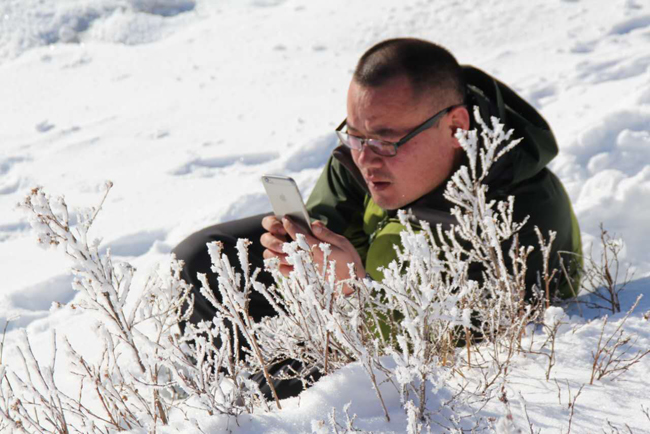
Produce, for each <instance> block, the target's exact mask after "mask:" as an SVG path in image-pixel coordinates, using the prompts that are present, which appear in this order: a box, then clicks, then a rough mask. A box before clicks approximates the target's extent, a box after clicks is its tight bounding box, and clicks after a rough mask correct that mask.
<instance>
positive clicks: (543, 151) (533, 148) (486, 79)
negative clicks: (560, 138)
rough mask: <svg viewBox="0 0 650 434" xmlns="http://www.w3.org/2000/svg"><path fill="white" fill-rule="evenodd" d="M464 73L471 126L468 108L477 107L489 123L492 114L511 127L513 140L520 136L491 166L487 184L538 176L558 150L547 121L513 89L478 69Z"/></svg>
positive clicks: (464, 70) (499, 184)
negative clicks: (517, 141)
mask: <svg viewBox="0 0 650 434" xmlns="http://www.w3.org/2000/svg"><path fill="white" fill-rule="evenodd" d="M463 74H464V78H465V82H466V85H467V91H468V92H467V104H468V106H469V108H470V115H471V117H472V124H471V125H470V129H474V128H477V125H476V123H475V121H474V118H473V114H472V111H473V110H472V109H471V108H472V107H473V106H478V107H479V110H480V113H481V117H482V118H483V120H484V121H485V122H486V123H487V124H488V125H490V124H491V121H490V118H491V117H492V116H495V117H497V118H499V119H500V120H501V122H502V123H504V124H505V129H506V131H508V130H510V129H513V130H514V134H513V138H514V139H517V138H522V141H521V143H519V145H517V146H516V147H515V148H514V149H512V150H511V151H510V152H508V153H507V154H506V155H505V156H504V157H503V158H502V159H501V160H499V161H498V162H497V163H496V164H495V165H494V166H493V168H492V170H491V173H490V175H489V176H488V178H487V180H486V183H487V184H488V185H490V186H492V185H495V184H496V185H498V186H499V187H503V186H507V185H508V184H518V183H520V182H522V181H524V180H526V179H529V178H532V177H534V176H535V175H537V174H538V173H539V172H540V171H542V170H543V169H544V168H545V167H546V166H547V165H548V163H549V162H551V160H553V158H555V156H556V155H557V153H558V147H557V142H556V141H555V137H554V136H553V132H552V131H551V128H550V127H549V125H548V123H547V122H546V120H544V118H543V117H542V115H541V114H539V112H538V111H537V110H536V109H535V108H534V107H533V106H531V105H530V104H528V103H527V102H526V101H524V100H523V99H522V98H521V97H520V96H519V95H517V94H516V93H515V92H514V91H513V90H512V89H510V88H509V87H508V86H506V85H505V84H503V83H502V82H500V81H499V80H497V79H495V78H494V77H492V76H490V75H488V74H486V73H485V72H483V71H481V70H480V69H478V68H474V67H473V66H463ZM496 185H495V186H496Z"/></svg>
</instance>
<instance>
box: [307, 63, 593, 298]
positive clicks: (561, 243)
mask: <svg viewBox="0 0 650 434" xmlns="http://www.w3.org/2000/svg"><path fill="white" fill-rule="evenodd" d="M463 71H464V75H465V81H466V83H467V101H466V102H467V104H468V107H472V106H478V107H479V109H480V111H481V116H482V117H483V119H485V120H486V121H487V120H489V119H490V117H491V116H496V117H498V118H499V119H501V122H503V123H505V126H506V130H508V129H510V128H512V129H514V135H513V137H514V138H518V137H522V138H523V140H522V142H521V143H520V144H519V145H518V146H516V147H515V148H514V149H513V150H511V151H510V152H508V153H507V154H506V155H505V156H504V157H503V158H501V159H500V160H499V161H497V163H495V165H494V166H493V167H492V169H491V170H490V174H489V175H488V177H487V179H486V181H485V182H486V184H487V185H488V186H489V190H488V197H487V199H488V201H489V200H493V199H495V200H505V199H506V198H507V197H508V196H510V195H512V196H515V206H514V211H515V221H517V222H520V221H523V219H524V218H525V217H526V216H530V218H529V220H528V223H526V225H525V226H524V227H523V228H522V230H521V232H520V244H521V245H531V246H534V247H535V250H534V252H533V253H532V254H531V256H530V257H529V263H528V264H529V265H528V274H527V276H526V283H527V287H528V288H530V287H531V286H532V284H534V283H535V282H537V274H538V272H539V273H541V272H542V254H541V252H540V249H539V248H538V246H539V244H538V240H537V235H536V234H535V231H534V227H535V226H538V227H539V228H540V229H541V231H542V234H544V236H545V238H548V231H549V230H554V231H556V232H557V237H556V240H555V242H554V243H553V246H552V253H551V261H550V262H551V264H550V266H551V269H554V268H557V269H558V270H559V268H560V262H559V258H558V254H557V253H558V252H563V251H565V252H572V253H574V254H576V255H567V257H566V258H565V264H567V266H568V264H569V263H570V262H571V260H574V259H575V258H579V257H580V255H581V253H582V250H581V249H582V247H581V240H580V230H579V227H578V222H577V219H576V217H575V214H574V213H573V209H572V208H571V203H570V201H569V197H568V195H567V193H566V191H565V190H564V187H563V186H562V183H561V182H560V180H559V179H558V178H557V177H556V176H555V175H554V174H553V173H552V172H551V171H550V170H549V169H548V168H547V167H546V166H547V165H548V163H549V162H550V161H551V160H552V159H553V158H554V157H555V156H556V155H557V152H558V147H557V143H556V141H555V138H554V137H553V133H552V132H551V129H550V127H549V126H548V124H547V123H546V121H545V120H544V119H543V118H542V116H541V115H540V114H539V113H538V112H537V111H536V110H535V109H534V108H533V107H532V106H530V105H529V104H528V103H527V102H525V101H524V100H523V99H521V98H520V97H519V96H518V95H517V94H516V93H515V92H514V91H512V90H511V89H510V88H508V87H507V86H506V85H504V84H503V83H501V82H499V81H498V80H496V79H494V78H492V77H491V76H489V75H488V74H486V73H484V72H483V71H480V70H479V69H476V68H473V67H471V66H464V67H463ZM470 111H471V110H470ZM476 127H477V126H476V125H475V124H474V120H473V119H472V125H471V126H470V129H474V128H476ZM445 187H446V183H443V184H442V185H440V186H439V187H438V188H436V189H435V190H433V191H431V192H429V193H428V194H426V195H424V196H423V197H421V198H420V199H418V200H416V201H414V202H412V203H410V204H408V205H406V206H405V207H404V209H409V208H410V209H411V211H412V212H413V214H414V215H415V217H416V218H417V220H426V221H428V222H429V223H430V224H431V226H432V227H435V225H436V224H438V223H441V224H442V225H443V226H444V227H449V225H451V224H454V223H455V218H454V217H453V216H452V215H451V214H450V209H451V208H452V204H451V203H450V202H448V201H447V200H446V199H445V198H444V197H443V192H444V191H445ZM307 209H308V211H309V214H310V215H311V217H313V218H317V219H319V220H321V221H323V222H324V223H325V224H326V225H327V227H328V228H330V229H331V230H333V231H335V232H337V233H339V234H343V235H344V236H345V237H346V238H348V239H349V240H350V241H351V242H352V244H353V245H354V246H355V248H356V249H357V251H358V252H359V254H360V255H361V257H362V258H363V260H364V264H365V267H366V271H367V272H368V273H369V274H370V276H371V277H372V278H373V279H376V280H381V279H382V277H383V276H382V273H381V272H380V271H379V268H380V267H385V266H387V265H388V264H389V263H390V262H391V261H392V260H394V259H395V258H396V253H395V251H394V249H393V244H397V245H399V243H400V238H399V233H400V232H401V231H402V230H404V227H403V226H402V225H401V224H400V222H399V220H398V219H397V216H396V211H387V210H383V209H381V208H380V207H379V206H377V205H376V204H375V203H374V202H373V201H372V199H371V198H370V195H369V193H368V188H367V186H366V183H365V181H364V179H363V177H362V176H361V173H360V172H359V170H358V169H357V167H356V166H355V164H354V162H353V161H352V157H351V155H350V151H349V149H348V148H346V147H344V146H339V147H338V148H336V149H335V150H334V151H333V153H332V156H331V157H330V159H329V161H328V162H327V165H326V166H325V169H324V170H323V173H322V174H321V176H320V178H319V180H318V182H317V183H316V186H315V188H314V190H313V192H312V194H311V195H310V197H309V199H308V201H307ZM503 248H504V249H507V248H509V246H503ZM505 253H506V255H505V256H506V257H508V255H507V252H505ZM573 269H574V270H577V267H573ZM574 277H577V272H574ZM470 278H472V279H476V280H480V278H481V266H480V264H474V265H473V266H472V267H470ZM558 285H559V286H558V290H559V293H560V295H561V296H563V297H567V296H570V295H571V290H570V287H569V285H567V282H566V281H564V279H561V280H560V281H559V282H558Z"/></svg>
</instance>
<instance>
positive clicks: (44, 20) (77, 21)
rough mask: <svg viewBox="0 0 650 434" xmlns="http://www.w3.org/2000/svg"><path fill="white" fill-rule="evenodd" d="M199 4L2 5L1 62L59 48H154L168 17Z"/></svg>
mask: <svg viewBox="0 0 650 434" xmlns="http://www.w3.org/2000/svg"><path fill="white" fill-rule="evenodd" d="M195 7H196V1H195V0H85V1H83V2H80V1H76V0H5V1H3V2H2V3H0V62H2V61H4V60H7V59H11V58H15V57H18V56H19V55H21V54H22V53H24V52H25V51H28V50H29V49H31V48H35V47H40V46H45V45H50V44H55V43H80V42H92V41H98V42H113V43H122V44H128V45H135V44H142V43H147V42H153V41H155V40H158V39H160V38H162V37H163V36H165V35H166V32H165V30H166V28H167V27H168V25H167V24H168V23H167V22H166V21H168V20H169V17H175V16H177V15H179V14H182V13H184V12H189V11H192V10H194V8H195Z"/></svg>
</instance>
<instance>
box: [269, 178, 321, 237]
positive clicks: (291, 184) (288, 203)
mask: <svg viewBox="0 0 650 434" xmlns="http://www.w3.org/2000/svg"><path fill="white" fill-rule="evenodd" d="M262 183H263V184H264V189H265V190H266V194H267V196H268V197H269V200H270V201H271V207H272V208H273V213H275V215H276V216H277V217H279V218H282V217H284V216H285V215H286V216H289V217H291V218H292V219H293V221H295V222H297V223H298V224H299V225H301V226H302V227H304V228H306V229H308V230H309V231H310V232H311V221H310V219H309V214H308V213H307V208H305V204H304V202H303V201H302V196H301V195H300V190H298V185H297V184H296V181H294V180H293V179H292V178H289V177H288V176H281V175H264V176H262Z"/></svg>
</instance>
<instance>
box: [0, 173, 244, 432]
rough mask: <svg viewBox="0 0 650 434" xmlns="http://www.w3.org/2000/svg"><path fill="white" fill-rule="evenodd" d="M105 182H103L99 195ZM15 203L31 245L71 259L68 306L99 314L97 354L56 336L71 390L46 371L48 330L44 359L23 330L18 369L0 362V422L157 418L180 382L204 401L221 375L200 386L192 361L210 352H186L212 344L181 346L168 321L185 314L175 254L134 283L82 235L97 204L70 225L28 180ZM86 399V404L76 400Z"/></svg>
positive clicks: (144, 421) (173, 402)
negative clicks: (73, 384) (33, 238)
mask: <svg viewBox="0 0 650 434" xmlns="http://www.w3.org/2000/svg"><path fill="white" fill-rule="evenodd" d="M111 186H112V184H111V183H107V185H106V194H105V195H104V199H105V198H106V195H107V194H108V191H109V190H110V188H111ZM104 199H103V200H102V204H103V201H104ZM19 208H21V209H22V210H24V211H25V212H26V213H27V215H28V217H29V221H30V224H31V225H32V227H33V229H34V230H35V232H36V235H37V240H38V242H39V244H40V245H42V246H44V247H51V246H54V247H57V248H59V250H61V251H62V252H63V253H64V254H65V255H66V256H67V257H69V258H70V259H71V261H72V264H73V265H72V273H73V274H74V275H75V278H74V281H73V287H74V289H76V290H78V291H79V292H81V293H82V296H81V297H78V298H77V300H78V301H77V302H76V304H75V305H73V306H72V307H73V308H75V309H82V310H90V311H94V312H96V313H98V315H99V318H100V320H101V321H100V322H99V324H98V325H97V329H96V333H97V335H98V337H99V342H100V344H101V346H102V349H101V350H100V352H99V355H98V356H97V355H92V356H88V355H84V354H82V353H80V352H78V351H77V350H75V348H73V346H72V345H71V344H70V342H69V341H68V340H67V339H64V344H65V345H64V347H65V351H66V357H67V360H68V364H69V370H70V371H71V372H72V373H73V374H75V375H77V376H78V377H79V378H80V383H79V395H78V396H76V397H71V396H69V395H67V394H66V393H64V392H63V391H62V389H61V388H60V387H59V386H58V385H57V383H56V382H55V380H54V375H53V372H54V364H55V361H56V354H57V340H56V338H55V337H54V338H53V352H54V355H53V356H52V360H51V363H50V364H49V365H48V364H44V363H42V362H39V361H38V360H37V358H36V357H35V355H34V353H33V351H32V347H31V344H30V342H29V340H28V339H27V337H25V338H24V339H23V341H24V344H23V348H22V350H21V351H20V354H22V360H24V361H25V363H23V366H22V372H18V371H15V369H9V368H7V367H5V366H3V367H2V369H0V371H1V372H0V427H2V426H5V425H6V426H11V427H13V428H15V429H18V428H20V429H23V430H24V429H27V430H28V431H40V430H41V429H43V428H46V429H48V430H52V431H55V432H68V431H70V430H71V429H75V430H78V431H81V432H95V431H97V432H104V431H105V430H106V429H107V428H109V427H110V428H111V429H114V430H124V429H132V428H134V427H145V426H148V425H149V426H155V425H157V424H167V423H168V414H169V410H170V408H171V407H172V406H180V405H182V404H183V402H184V401H183V399H180V398H179V397H178V394H177V393H176V391H177V388H175V386H176V385H179V387H181V388H182V386H186V388H185V392H186V396H185V398H184V400H185V401H187V400H189V399H192V398H195V400H197V401H201V400H203V401H205V400H206V397H205V395H206V391H207V392H212V391H213V390H214V389H215V388H218V387H217V386H219V385H220V384H221V382H222V380H223V381H225V380H224V378H223V377H224V376H221V377H220V376H219V375H217V374H215V373H212V374H211V375H212V377H210V381H209V383H210V384H209V386H208V385H204V384H201V381H200V376H199V375H196V373H197V370H200V369H203V371H202V372H203V373H205V374H207V372H208V371H209V370H213V369H215V366H217V365H215V364H214V361H215V360H214V357H213V358H212V359H210V360H209V363H205V360H203V359H201V358H200V357H198V358H197V357H196V356H195V354H200V353H201V351H203V352H205V353H207V354H208V357H212V356H213V355H214V353H215V350H214V349H212V348H210V349H208V348H207V347H208V345H207V344H206V343H205V342H202V341H200V340H199V339H195V341H194V343H193V346H192V347H190V346H188V345H187V344H186V343H184V341H183V340H182V338H180V337H179V336H178V332H177V329H178V328H177V325H178V324H179V323H180V322H181V321H186V320H187V319H188V318H189V315H190V314H191V310H187V309H184V308H183V307H184V306H185V305H187V304H189V305H191V304H192V299H191V297H190V295H189V294H190V292H189V290H190V286H189V285H188V284H187V283H185V282H184V281H183V280H182V279H181V278H180V271H181V269H182V263H180V262H179V261H177V260H176V259H175V258H173V257H172V258H170V261H169V263H168V264H167V265H166V267H165V266H164V265H161V266H159V267H158V268H157V269H156V270H155V271H154V272H153V273H152V274H151V275H150V276H149V279H148V280H147V282H146V283H145V284H144V287H143V288H138V291H135V292H134V291H133V290H132V289H133V285H132V279H133V275H134V268H133V267H132V266H130V265H129V264H126V263H114V262H113V260H112V257H111V255H110V251H107V252H106V253H102V252H100V249H99V241H97V240H92V241H90V240H89V235H88V231H89V229H90V227H91V226H92V224H93V222H94V220H95V218H96V216H97V213H98V212H99V210H100V209H101V204H100V206H99V207H98V208H91V209H88V210H84V211H83V212H82V214H81V215H80V216H79V218H78V224H77V225H76V226H74V227H73V226H72V225H71V221H70V217H69V211H68V206H67V204H66V202H65V200H64V198H63V197H57V198H52V197H50V196H48V195H46V194H45V193H44V192H43V190H42V189H41V188H35V189H33V190H32V191H31V193H30V195H29V196H27V198H26V199H25V201H24V202H23V203H21V204H19ZM215 328H216V330H223V325H222V324H220V323H219V322H218V320H216V321H215ZM170 344H171V345H170ZM193 349H195V350H196V351H195V352H194V353H193V352H192V350H193ZM206 364H209V366H210V368H209V369H207V368H206ZM188 366H189V367H193V368H194V371H192V370H191V369H188ZM184 368H185V370H183V369H184ZM187 371H191V372H192V374H193V375H192V381H191V382H190V383H191V385H190V386H188V384H187V383H183V382H182V380H183V378H184V377H183V374H182V373H183V372H187ZM227 372H228V373H229V374H233V375H231V376H230V377H229V378H228V380H230V379H231V378H237V374H238V373H239V371H237V370H236V369H233V370H231V371H227ZM233 372H234V373H233ZM215 379H216V380H217V382H216V383H215V381H212V380H215ZM37 380H38V381H37ZM174 380H176V381H177V382H175V381H174ZM197 383H199V384H200V385H199V386H196V384H197ZM192 386H194V388H192ZM191 392H193V393H191ZM88 395H90V398H89V396H88ZM213 396H214V393H213ZM219 398H220V399H218V400H217V401H218V404H216V403H215V402H212V403H209V404H207V405H205V406H204V407H207V408H206V409H207V410H208V411H215V412H219V411H221V412H224V413H227V414H236V413H237V408H238V407H237V406H238V404H235V403H234V402H233V400H228V399H224V398H223V397H222V396H219ZM88 399H90V401H88ZM91 401H92V402H93V403H94V405H85V404H86V403H87V402H91ZM224 407H225V408H224ZM233 407H235V408H234V409H233ZM199 408H201V407H199ZM3 424H4V425H3ZM48 427H49V428H48Z"/></svg>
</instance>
